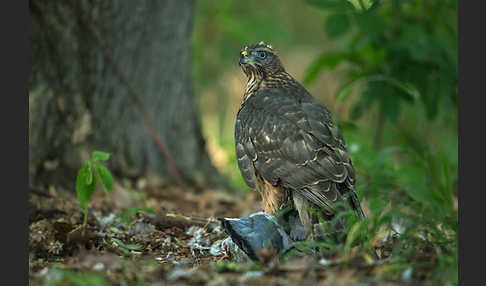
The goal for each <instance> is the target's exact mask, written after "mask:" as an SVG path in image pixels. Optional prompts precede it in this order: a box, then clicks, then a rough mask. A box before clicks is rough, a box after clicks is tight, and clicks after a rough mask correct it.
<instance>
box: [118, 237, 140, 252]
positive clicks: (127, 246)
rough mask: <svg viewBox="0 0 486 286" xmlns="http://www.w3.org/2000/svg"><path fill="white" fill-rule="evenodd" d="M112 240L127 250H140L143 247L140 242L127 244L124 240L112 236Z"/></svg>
mask: <svg viewBox="0 0 486 286" xmlns="http://www.w3.org/2000/svg"><path fill="white" fill-rule="evenodd" d="M111 240H112V241H113V242H114V243H115V244H116V245H117V246H118V247H119V248H120V249H125V250H139V249H140V248H142V246H141V245H139V244H125V243H123V241H121V240H119V239H117V238H114V237H112V238H111Z"/></svg>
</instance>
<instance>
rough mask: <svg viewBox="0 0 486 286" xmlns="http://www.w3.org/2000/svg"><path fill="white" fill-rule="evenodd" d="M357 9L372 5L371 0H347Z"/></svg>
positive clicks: (368, 7) (361, 9)
mask: <svg viewBox="0 0 486 286" xmlns="http://www.w3.org/2000/svg"><path fill="white" fill-rule="evenodd" d="M348 2H349V3H351V4H353V6H354V8H355V9H356V10H358V11H363V10H368V9H370V8H371V6H373V1H372V0H348Z"/></svg>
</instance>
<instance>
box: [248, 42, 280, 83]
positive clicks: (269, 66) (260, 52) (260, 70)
mask: <svg viewBox="0 0 486 286" xmlns="http://www.w3.org/2000/svg"><path fill="white" fill-rule="evenodd" d="M239 64H240V66H241V68H242V69H243V72H244V73H245V74H246V75H247V76H251V75H256V76H259V77H266V76H268V75H272V74H275V73H278V72H282V71H284V68H283V66H282V64H281V63H280V60H279V58H278V56H277V55H276V53H275V51H274V50H273V48H272V46H270V45H265V43H264V42H260V43H258V44H256V45H250V46H246V47H244V48H243V49H242V50H241V52H240V59H239Z"/></svg>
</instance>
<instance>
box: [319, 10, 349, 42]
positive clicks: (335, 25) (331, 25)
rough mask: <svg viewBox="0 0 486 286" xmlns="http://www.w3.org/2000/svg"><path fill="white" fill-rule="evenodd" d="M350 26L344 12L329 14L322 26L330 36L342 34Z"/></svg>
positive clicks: (335, 36) (334, 36)
mask: <svg viewBox="0 0 486 286" xmlns="http://www.w3.org/2000/svg"><path fill="white" fill-rule="evenodd" d="M350 26H351V23H350V21H349V16H348V15H346V14H331V15H329V16H327V18H326V22H325V25H324V28H325V30H326V33H327V35H328V36H329V37H331V38H337V37H340V36H342V35H344V34H345V33H346V32H347V31H348V30H349V27H350Z"/></svg>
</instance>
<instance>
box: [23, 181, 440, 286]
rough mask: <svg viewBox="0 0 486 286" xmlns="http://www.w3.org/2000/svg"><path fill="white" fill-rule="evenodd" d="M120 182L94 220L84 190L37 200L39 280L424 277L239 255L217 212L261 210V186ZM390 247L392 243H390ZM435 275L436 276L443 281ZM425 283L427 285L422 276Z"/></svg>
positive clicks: (34, 263) (378, 267)
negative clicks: (227, 188) (197, 189)
mask: <svg viewBox="0 0 486 286" xmlns="http://www.w3.org/2000/svg"><path fill="white" fill-rule="evenodd" d="M147 182H148V181H147V180H145V181H144V180H141V181H139V182H138V183H137V184H135V185H136V186H132V187H126V186H125V187H122V186H121V185H115V187H114V189H113V191H112V192H111V193H110V194H109V195H105V194H104V193H103V192H102V191H101V190H97V191H96V192H95V194H94V196H93V198H92V200H91V202H90V207H89V216H88V224H87V226H86V227H83V226H82V222H83V212H82V209H81V207H80V206H79V204H78V202H77V199H76V195H75V193H74V191H73V193H72V194H71V193H69V192H67V191H60V190H56V189H55V188H54V187H51V188H50V189H49V191H48V193H49V194H48V196H39V195H38V194H31V196H30V199H29V282H30V283H29V284H30V285H31V286H36V285H47V286H51V285H414V284H415V283H414V280H413V279H412V280H411V279H410V277H407V275H408V274H407V273H406V271H405V272H404V274H403V277H400V279H397V278H395V279H393V280H392V279H389V278H387V277H386V276H384V275H380V273H381V272H382V270H383V268H384V267H386V263H382V261H380V260H378V261H372V260H370V259H366V257H365V258H363V257H355V259H352V260H348V261H345V262H343V261H341V262H340V261H339V259H318V258H314V257H310V256H304V255H300V256H296V257H294V258H291V259H288V260H286V261H285V262H282V263H275V261H273V262H272V261H271V260H269V261H266V262H265V261H264V262H262V263H259V264H255V263H253V262H246V263H235V262H232V261H231V259H228V258H227V257H225V255H224V253H223V251H222V249H220V248H218V247H217V246H218V242H220V241H221V240H222V239H224V238H226V237H227V234H226V233H225V232H224V231H223V230H222V228H221V226H219V223H218V222H217V220H215V218H217V217H241V216H243V215H248V214H250V213H254V212H256V211H259V210H260V198H259V197H258V196H257V195H256V193H255V192H251V193H248V194H246V195H235V194H228V193H224V192H222V191H218V190H208V191H204V192H202V193H200V194H191V193H187V192H183V191H182V190H181V189H179V188H165V187H161V186H149V185H150V184H148V183H147ZM383 249H384V246H382V250H383ZM430 283H432V282H431V281H429V283H426V285H433V283H432V284H430ZM420 285H424V284H423V283H421V284H420Z"/></svg>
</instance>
